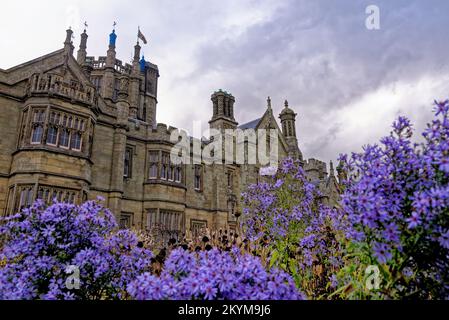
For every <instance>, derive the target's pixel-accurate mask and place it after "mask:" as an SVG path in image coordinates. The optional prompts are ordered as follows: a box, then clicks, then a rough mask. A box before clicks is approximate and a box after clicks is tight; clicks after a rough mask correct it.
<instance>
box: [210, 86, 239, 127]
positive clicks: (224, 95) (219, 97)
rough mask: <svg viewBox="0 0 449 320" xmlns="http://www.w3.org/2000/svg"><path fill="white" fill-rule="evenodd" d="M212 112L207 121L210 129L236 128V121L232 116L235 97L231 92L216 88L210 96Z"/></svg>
mask: <svg viewBox="0 0 449 320" xmlns="http://www.w3.org/2000/svg"><path fill="white" fill-rule="evenodd" d="M211 100H212V105H213V113H212V119H211V120H210V121H209V126H210V128H211V129H218V130H221V129H236V128H237V124H238V123H237V121H235V118H234V103H235V98H234V96H233V95H232V94H230V93H228V92H226V91H223V90H221V89H220V90H218V91H216V92H214V93H213V94H212V96H211Z"/></svg>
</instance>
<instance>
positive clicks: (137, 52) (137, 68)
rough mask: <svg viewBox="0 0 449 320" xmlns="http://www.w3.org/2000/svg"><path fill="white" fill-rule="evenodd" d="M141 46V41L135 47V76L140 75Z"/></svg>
mask: <svg viewBox="0 0 449 320" xmlns="http://www.w3.org/2000/svg"><path fill="white" fill-rule="evenodd" d="M140 49H141V47H140V45H139V41H137V43H136V45H135V46H134V58H133V72H134V74H139V73H140V61H139V58H140Z"/></svg>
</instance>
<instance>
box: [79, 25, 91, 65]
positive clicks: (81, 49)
mask: <svg viewBox="0 0 449 320" xmlns="http://www.w3.org/2000/svg"><path fill="white" fill-rule="evenodd" d="M84 25H85V26H87V24H86V23H84ZM87 38H88V35H87V32H86V29H84V32H83V33H81V41H80V47H79V49H78V53H77V56H76V61H78V64H79V65H81V66H82V65H84V63H85V62H86V56H87V51H86V49H87Z"/></svg>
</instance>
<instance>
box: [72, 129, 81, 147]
mask: <svg viewBox="0 0 449 320" xmlns="http://www.w3.org/2000/svg"><path fill="white" fill-rule="evenodd" d="M70 147H71V148H72V149H73V150H78V151H79V150H81V134H80V133H79V132H75V133H72V138H71V139H70Z"/></svg>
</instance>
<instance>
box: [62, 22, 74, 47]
mask: <svg viewBox="0 0 449 320" xmlns="http://www.w3.org/2000/svg"><path fill="white" fill-rule="evenodd" d="M65 32H66V37H65V41H64V50H65V51H66V52H67V53H69V54H73V49H74V46H73V42H72V36H73V31H72V28H70V27H69V28H68V29H67V30H66V31H65Z"/></svg>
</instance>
